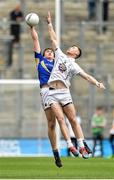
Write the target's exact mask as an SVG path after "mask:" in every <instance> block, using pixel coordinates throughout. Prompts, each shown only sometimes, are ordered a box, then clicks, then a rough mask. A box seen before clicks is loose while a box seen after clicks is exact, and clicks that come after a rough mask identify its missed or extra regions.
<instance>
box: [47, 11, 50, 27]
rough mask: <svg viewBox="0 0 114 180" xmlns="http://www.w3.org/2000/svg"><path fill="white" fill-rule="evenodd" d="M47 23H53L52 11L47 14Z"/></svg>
mask: <svg viewBox="0 0 114 180" xmlns="http://www.w3.org/2000/svg"><path fill="white" fill-rule="evenodd" d="M47 23H48V24H50V23H51V13H50V11H48V15H47Z"/></svg>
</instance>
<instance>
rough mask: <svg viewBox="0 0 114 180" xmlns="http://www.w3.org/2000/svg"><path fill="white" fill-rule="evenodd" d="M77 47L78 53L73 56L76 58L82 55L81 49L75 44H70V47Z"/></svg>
mask: <svg viewBox="0 0 114 180" xmlns="http://www.w3.org/2000/svg"><path fill="white" fill-rule="evenodd" d="M74 46H75V47H77V48H78V50H79V55H76V57H75V59H78V58H79V57H81V55H82V50H81V49H80V48H79V47H78V46H76V45H73V46H71V47H74Z"/></svg>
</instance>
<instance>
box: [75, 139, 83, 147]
mask: <svg viewBox="0 0 114 180" xmlns="http://www.w3.org/2000/svg"><path fill="white" fill-rule="evenodd" d="M77 143H78V147H79V148H82V147H84V143H83V139H81V138H80V139H77Z"/></svg>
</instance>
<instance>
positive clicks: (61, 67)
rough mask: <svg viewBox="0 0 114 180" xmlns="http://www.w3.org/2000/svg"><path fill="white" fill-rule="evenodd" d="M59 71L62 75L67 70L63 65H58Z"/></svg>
mask: <svg viewBox="0 0 114 180" xmlns="http://www.w3.org/2000/svg"><path fill="white" fill-rule="evenodd" d="M59 70H60V71H61V72H62V73H63V72H64V71H66V70H67V67H66V65H65V63H60V64H59Z"/></svg>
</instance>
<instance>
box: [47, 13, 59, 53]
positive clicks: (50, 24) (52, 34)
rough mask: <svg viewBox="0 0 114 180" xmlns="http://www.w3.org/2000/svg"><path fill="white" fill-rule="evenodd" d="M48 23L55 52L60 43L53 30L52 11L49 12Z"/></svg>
mask: <svg viewBox="0 0 114 180" xmlns="http://www.w3.org/2000/svg"><path fill="white" fill-rule="evenodd" d="M47 23H48V32H49V36H50V39H51V41H52V47H53V49H54V50H55V49H56V48H57V47H58V42H57V36H56V33H55V31H54V29H53V25H52V20H51V14H50V11H48V16H47Z"/></svg>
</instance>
